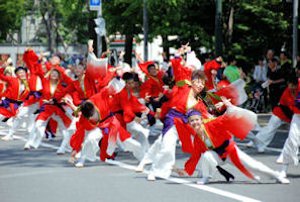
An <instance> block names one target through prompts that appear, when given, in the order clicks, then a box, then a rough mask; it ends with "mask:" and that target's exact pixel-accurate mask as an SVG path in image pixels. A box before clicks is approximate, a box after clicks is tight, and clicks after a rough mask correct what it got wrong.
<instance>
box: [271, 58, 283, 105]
mask: <svg viewBox="0 0 300 202" xmlns="http://www.w3.org/2000/svg"><path fill="white" fill-rule="evenodd" d="M268 66H269V68H268V74H267V77H268V85H269V98H270V104H271V108H272V110H273V108H274V107H275V106H277V104H278V102H279V99H280V97H281V95H282V93H283V91H284V89H285V88H286V86H287V85H286V81H285V75H284V72H283V71H282V69H280V68H279V66H278V60H277V59H276V58H273V59H272V60H269V62H268Z"/></svg>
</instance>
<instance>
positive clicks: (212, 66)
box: [204, 57, 224, 91]
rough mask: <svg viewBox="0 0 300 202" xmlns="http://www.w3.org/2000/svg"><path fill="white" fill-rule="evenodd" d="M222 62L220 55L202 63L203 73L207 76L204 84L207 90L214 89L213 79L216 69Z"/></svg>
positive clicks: (214, 82)
mask: <svg viewBox="0 0 300 202" xmlns="http://www.w3.org/2000/svg"><path fill="white" fill-rule="evenodd" d="M222 62H223V59H222V57H217V58H216V59H214V60H211V61H208V62H206V63H204V73H205V76H206V78H207V81H206V84H205V86H206V88H207V90H208V91H211V90H215V89H216V81H215V79H216V76H217V71H218V69H220V68H221V67H222V66H224V65H223V63H222Z"/></svg>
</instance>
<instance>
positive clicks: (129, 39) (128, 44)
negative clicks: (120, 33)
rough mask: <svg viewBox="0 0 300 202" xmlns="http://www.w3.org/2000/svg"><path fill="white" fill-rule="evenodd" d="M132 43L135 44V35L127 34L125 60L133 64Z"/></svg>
mask: <svg viewBox="0 0 300 202" xmlns="http://www.w3.org/2000/svg"><path fill="white" fill-rule="evenodd" d="M132 44H133V35H132V34H126V36H125V55H124V61H125V62H126V63H128V64H129V65H130V66H131V65H132Z"/></svg>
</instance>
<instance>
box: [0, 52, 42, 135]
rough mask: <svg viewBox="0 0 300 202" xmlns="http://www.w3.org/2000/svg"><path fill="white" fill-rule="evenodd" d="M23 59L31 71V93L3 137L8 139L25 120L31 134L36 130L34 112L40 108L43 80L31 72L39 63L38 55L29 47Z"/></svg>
mask: <svg viewBox="0 0 300 202" xmlns="http://www.w3.org/2000/svg"><path fill="white" fill-rule="evenodd" d="M23 59H24V62H25V64H26V65H27V67H28V69H29V72H28V73H27V79H28V85H29V89H30V93H29V95H28V97H27V98H26V100H25V101H24V103H23V104H22V105H21V106H20V108H19V109H18V113H17V114H16V116H15V118H14V120H13V123H12V127H10V128H9V132H8V134H7V135H6V136H5V137H3V139H6V140H9V139H12V137H13V134H14V133H15V131H16V130H17V129H18V128H19V126H20V125H21V123H22V122H23V121H24V120H27V123H28V124H27V131H28V133H29V134H30V133H31V132H32V131H33V130H34V127H33V126H34V119H35V117H36V115H35V114H34V112H35V111H36V110H37V109H38V108H39V101H40V98H41V90H42V81H41V79H40V77H39V76H38V75H36V74H35V73H33V72H31V71H32V70H33V69H34V67H33V66H34V65H35V64H36V63H38V57H37V55H36V54H35V53H34V52H33V51H32V50H31V49H28V50H27V51H25V53H24V56H23ZM26 116H28V118H26V119H25V117H26Z"/></svg>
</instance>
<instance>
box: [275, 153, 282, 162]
mask: <svg viewBox="0 0 300 202" xmlns="http://www.w3.org/2000/svg"><path fill="white" fill-rule="evenodd" d="M276 163H278V164H283V155H282V154H280V155H279V157H278V158H277V160H276Z"/></svg>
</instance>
